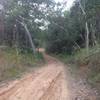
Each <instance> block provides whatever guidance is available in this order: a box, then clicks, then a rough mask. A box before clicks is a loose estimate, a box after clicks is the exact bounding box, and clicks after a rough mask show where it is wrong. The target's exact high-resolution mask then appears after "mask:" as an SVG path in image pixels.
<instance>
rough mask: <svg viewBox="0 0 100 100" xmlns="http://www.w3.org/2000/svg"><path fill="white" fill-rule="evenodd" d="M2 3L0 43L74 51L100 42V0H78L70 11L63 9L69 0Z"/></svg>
mask: <svg viewBox="0 0 100 100" xmlns="http://www.w3.org/2000/svg"><path fill="white" fill-rule="evenodd" d="M0 4H1V6H2V7H1V10H0V44H5V45H9V46H13V47H16V48H21V50H26V49H27V48H33V52H35V47H38V46H39V45H42V43H43V45H46V48H47V51H48V52H53V53H62V52H68V53H72V52H73V51H76V50H80V48H87V51H88V48H89V47H92V46H95V45H97V44H99V43H100V33H99V32H100V27H99V26H100V11H99V10H100V1H99V0H76V1H75V3H74V5H73V7H72V8H71V9H70V11H64V7H65V6H66V2H64V3H62V4H61V3H55V2H54V1H53V0H1V1H0ZM26 32H27V34H25V33H26Z"/></svg>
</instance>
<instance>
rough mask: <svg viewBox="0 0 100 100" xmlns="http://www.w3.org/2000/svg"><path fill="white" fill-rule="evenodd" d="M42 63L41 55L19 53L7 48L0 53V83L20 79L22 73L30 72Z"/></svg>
mask: <svg viewBox="0 0 100 100" xmlns="http://www.w3.org/2000/svg"><path fill="white" fill-rule="evenodd" d="M43 63H44V59H43V55H42V54H41V53H37V54H36V55H33V54H32V53H19V54H17V52H16V50H15V49H12V48H8V49H6V50H4V51H0V81H4V80H9V79H14V78H18V77H20V76H21V75H22V74H23V73H25V72H27V71H29V70H32V69H33V68H36V67H38V66H40V65H41V64H43Z"/></svg>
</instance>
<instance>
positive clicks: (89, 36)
mask: <svg viewBox="0 0 100 100" xmlns="http://www.w3.org/2000/svg"><path fill="white" fill-rule="evenodd" d="M99 10H100V1H99V0H76V1H75V4H74V5H73V7H72V8H71V10H70V11H69V12H67V13H66V11H65V12H64V13H62V15H61V16H60V17H59V16H58V15H57V16H56V17H53V18H52V21H53V22H52V21H51V22H50V25H49V27H48V37H51V38H50V39H48V45H47V48H48V51H49V52H55V53H59V52H71V53H72V52H73V51H75V50H77V49H80V48H87V52H88V48H89V47H92V46H95V45H97V44H98V43H99V42H100V34H99V32H100V28H99V26H100V18H99V16H100V13H99ZM63 14H64V16H63ZM54 22H55V24H54Z"/></svg>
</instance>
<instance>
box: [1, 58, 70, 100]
mask: <svg viewBox="0 0 100 100" xmlns="http://www.w3.org/2000/svg"><path fill="white" fill-rule="evenodd" d="M45 59H47V61H48V64H46V65H45V66H44V67H43V68H41V69H38V70H36V71H35V72H34V73H31V74H28V75H25V76H24V78H22V79H20V80H15V81H13V82H9V83H8V85H6V86H5V85H4V86H2V87H1V88H0V100H69V99H68V91H67V86H66V85H67V83H66V81H65V80H66V79H65V74H64V66H63V65H62V64H61V63H60V62H57V61H56V60H55V59H53V58H52V57H49V56H45Z"/></svg>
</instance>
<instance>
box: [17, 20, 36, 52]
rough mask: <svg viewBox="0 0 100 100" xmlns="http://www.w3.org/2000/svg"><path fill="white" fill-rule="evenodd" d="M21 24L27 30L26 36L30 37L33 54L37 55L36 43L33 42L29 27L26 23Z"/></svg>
mask: <svg viewBox="0 0 100 100" xmlns="http://www.w3.org/2000/svg"><path fill="white" fill-rule="evenodd" d="M18 22H19V21H18ZM19 23H20V24H21V25H22V26H23V27H24V29H25V31H26V35H27V36H28V38H29V42H30V44H31V47H32V51H33V54H35V53H36V48H35V45H34V42H33V40H32V36H31V34H30V32H29V30H28V28H27V25H26V24H25V23H24V22H19Z"/></svg>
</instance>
